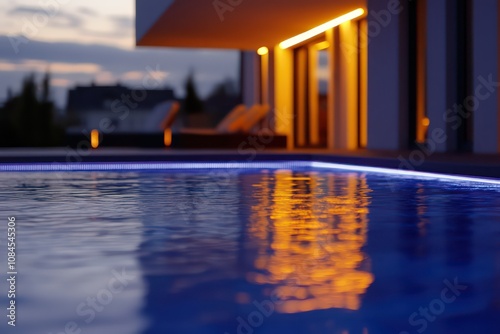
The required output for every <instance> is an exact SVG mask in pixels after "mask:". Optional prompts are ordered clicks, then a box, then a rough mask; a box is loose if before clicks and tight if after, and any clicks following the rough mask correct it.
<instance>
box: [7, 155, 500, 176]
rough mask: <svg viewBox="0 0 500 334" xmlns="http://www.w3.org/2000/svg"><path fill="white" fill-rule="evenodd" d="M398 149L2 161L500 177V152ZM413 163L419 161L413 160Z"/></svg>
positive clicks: (33, 157)
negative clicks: (324, 167)
mask: <svg viewBox="0 0 500 334" xmlns="http://www.w3.org/2000/svg"><path fill="white" fill-rule="evenodd" d="M414 153H415V151H411V152H394V151H370V150H357V151H325V150H296V151H290V150H265V151H257V150H255V149H253V150H240V151H238V150H169V149H98V150H92V151H82V152H79V151H78V150H75V149H71V148H51V149H2V150H0V164H46V163H63V164H64V163H70V164H72V163H86V162H92V163H97V162H99V163H107V162H124V163H127V162H227V161H233V162H277V161H311V162H312V161H315V162H327V163H337V164H345V165H355V166H367V167H379V168H389V169H399V170H414V171H419V172H430V173H440V174H452V175H461V176H475V177H487V178H500V156H498V155H478V154H449V153H434V154H431V155H425V154H424V153H425V152H421V154H418V155H415V154H414ZM412 162H413V163H412Z"/></svg>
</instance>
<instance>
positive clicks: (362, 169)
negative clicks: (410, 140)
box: [311, 161, 500, 185]
mask: <svg viewBox="0 0 500 334" xmlns="http://www.w3.org/2000/svg"><path fill="white" fill-rule="evenodd" d="M311 167H312V168H323V169H335V170H343V171H354V172H364V173H378V174H389V175H393V176H394V175H397V176H404V177H409V178H419V179H432V180H440V181H460V182H478V183H487V184H496V185H500V180H496V179H487V178H481V177H473V176H459V175H449V174H438V173H427V172H418V171H412V170H406V169H391V168H381V167H366V166H353V165H342V164H336V163H330V162H319V161H313V162H311Z"/></svg>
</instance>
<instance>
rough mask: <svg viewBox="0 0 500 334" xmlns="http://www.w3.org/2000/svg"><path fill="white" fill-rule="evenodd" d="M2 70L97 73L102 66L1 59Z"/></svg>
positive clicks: (0, 66) (0, 68)
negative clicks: (13, 61) (14, 61)
mask: <svg viewBox="0 0 500 334" xmlns="http://www.w3.org/2000/svg"><path fill="white" fill-rule="evenodd" d="M0 70H1V71H19V72H45V71H47V70H48V71H50V72H51V73H58V74H67V73H73V74H78V73H97V72H99V71H100V70H101V67H100V66H99V65H97V64H91V63H54V62H53V63H49V62H47V61H40V60H22V61H21V62H17V63H9V62H6V61H5V60H2V59H0Z"/></svg>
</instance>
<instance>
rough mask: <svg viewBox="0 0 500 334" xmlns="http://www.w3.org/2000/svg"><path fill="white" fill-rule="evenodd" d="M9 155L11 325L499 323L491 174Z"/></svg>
mask: <svg viewBox="0 0 500 334" xmlns="http://www.w3.org/2000/svg"><path fill="white" fill-rule="evenodd" d="M68 166H69V167H68ZM2 168H3V170H4V171H8V172H3V173H0V185H1V187H0V202H1V203H2V210H1V211H2V216H3V217H0V219H2V220H3V221H4V222H5V223H4V224H2V235H4V236H6V235H7V221H8V220H7V219H8V217H15V219H16V225H17V271H18V274H17V295H16V302H17V316H18V318H17V326H16V328H11V327H10V326H8V325H7V321H6V320H5V316H4V317H3V318H4V320H3V321H2V323H1V324H0V330H1V332H2V333H23V334H24V333H30V334H31V333H54V334H56V333H57V334H59V333H79V332H78V331H81V333H92V334H94V333H95V334H101V333H121V334H128V333H130V334H133V333H148V334H149V333H193V334H194V333H203V334H212V333H214V334H226V333H227V334H233V333H245V334H248V333H265V334H270V333H273V334H274V333H301V334H302V333H304V334H305V333H339V334H344V333H349V334H356V333H360V334H367V333H369V334H387V333H396V334H400V333H423V332H425V333H473V332H477V333H494V332H496V331H497V329H498V328H500V319H498V314H500V313H499V312H500V241H498V240H500V238H499V237H500V191H499V190H500V185H499V182H498V181H497V180H484V182H483V180H476V179H469V178H453V177H447V176H435V175H432V174H423V173H421V174H411V173H400V174H399V175H398V174H394V173H393V171H387V170H381V169H366V168H359V167H349V166H339V165H333V164H321V163H300V162H294V163H292V162H284V163H279V162H277V163H256V164H238V163H233V164H226V163H210V164H197V163H189V164H171V163H158V164H151V163H144V164H137V163H136V164H118V165H117V164H79V165H77V164H74V165H63V164H61V165H57V164H56V165H54V164H51V165H43V164H40V165H9V166H7V167H6V166H5V165H4V166H3V167H2ZM2 168H0V169H2ZM54 169H55V170H58V171H57V172H47V171H48V170H54ZM28 170H29V171H28ZM2 238H3V239H5V238H4V237H2ZM1 245H2V248H3V249H2V250H1V251H0V253H1V254H5V251H6V249H5V247H6V246H5V244H4V243H2V244H1ZM6 262H7V259H6V256H3V255H2V259H1V260H0V265H1V267H2V268H6V266H7V264H6ZM2 271H6V270H2ZM2 275H3V274H2ZM0 288H1V293H0V303H1V305H2V307H4V305H8V303H9V300H8V298H7V293H6V292H7V291H8V286H7V284H6V282H5V280H2V283H1V284H0ZM4 310H5V308H4Z"/></svg>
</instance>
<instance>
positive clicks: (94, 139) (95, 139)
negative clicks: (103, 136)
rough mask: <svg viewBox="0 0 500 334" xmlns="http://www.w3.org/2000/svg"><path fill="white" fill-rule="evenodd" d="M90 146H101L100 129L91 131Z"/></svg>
mask: <svg viewBox="0 0 500 334" xmlns="http://www.w3.org/2000/svg"><path fill="white" fill-rule="evenodd" d="M90 146H92V148H98V147H99V131H97V130H96V129H94V130H92V131H90Z"/></svg>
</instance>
